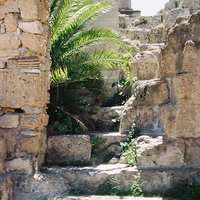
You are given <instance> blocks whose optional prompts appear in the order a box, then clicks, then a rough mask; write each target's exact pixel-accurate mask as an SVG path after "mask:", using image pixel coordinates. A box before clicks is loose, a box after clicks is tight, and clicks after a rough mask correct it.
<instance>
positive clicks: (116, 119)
mask: <svg viewBox="0 0 200 200" xmlns="http://www.w3.org/2000/svg"><path fill="white" fill-rule="evenodd" d="M110 118H111V119H112V123H111V124H108V129H109V130H110V131H114V130H116V129H117V128H118V127H119V125H120V120H121V114H120V113H118V114H117V115H115V116H110Z"/></svg>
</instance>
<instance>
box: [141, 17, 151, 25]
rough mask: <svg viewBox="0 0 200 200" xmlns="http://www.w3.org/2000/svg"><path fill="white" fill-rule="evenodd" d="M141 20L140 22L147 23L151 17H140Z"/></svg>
mask: <svg viewBox="0 0 200 200" xmlns="http://www.w3.org/2000/svg"><path fill="white" fill-rule="evenodd" d="M139 20H140V24H146V23H147V22H148V20H149V18H148V17H145V18H140V19H139Z"/></svg>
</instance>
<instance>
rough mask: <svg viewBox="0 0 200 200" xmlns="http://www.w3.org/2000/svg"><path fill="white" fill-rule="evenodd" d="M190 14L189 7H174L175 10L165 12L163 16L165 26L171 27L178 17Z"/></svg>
mask: <svg viewBox="0 0 200 200" xmlns="http://www.w3.org/2000/svg"><path fill="white" fill-rule="evenodd" d="M189 15H190V10H189V8H185V9H173V10H171V11H169V12H167V13H165V14H164V16H163V18H164V20H163V22H164V26H165V28H169V27H170V26H172V25H173V24H174V22H175V20H176V19H177V18H178V17H184V16H189Z"/></svg>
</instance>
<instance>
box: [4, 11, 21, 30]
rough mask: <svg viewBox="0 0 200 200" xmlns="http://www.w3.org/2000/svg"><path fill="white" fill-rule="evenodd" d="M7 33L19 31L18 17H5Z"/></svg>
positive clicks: (9, 15)
mask: <svg viewBox="0 0 200 200" xmlns="http://www.w3.org/2000/svg"><path fill="white" fill-rule="evenodd" d="M5 25H6V32H15V31H16V30H17V26H18V23H17V16H16V15H14V14H8V15H6V16H5Z"/></svg>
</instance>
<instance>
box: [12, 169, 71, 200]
mask: <svg viewBox="0 0 200 200" xmlns="http://www.w3.org/2000/svg"><path fill="white" fill-rule="evenodd" d="M14 181H15V182H14V183H15V185H16V188H17V190H18V191H20V192H22V193H28V194H30V196H31V197H30V198H27V197H25V198H24V199H27V200H28V199H42V198H44V196H48V197H49V198H55V196H60V195H61V194H63V193H64V194H66V193H67V192H68V191H69V190H70V185H69V181H68V180H67V179H65V178H63V177H62V176H61V175H58V174H47V173H40V172H39V173H36V174H34V176H26V175H24V176H18V178H17V179H16V180H14ZM67 198H68V197H67Z"/></svg>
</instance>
